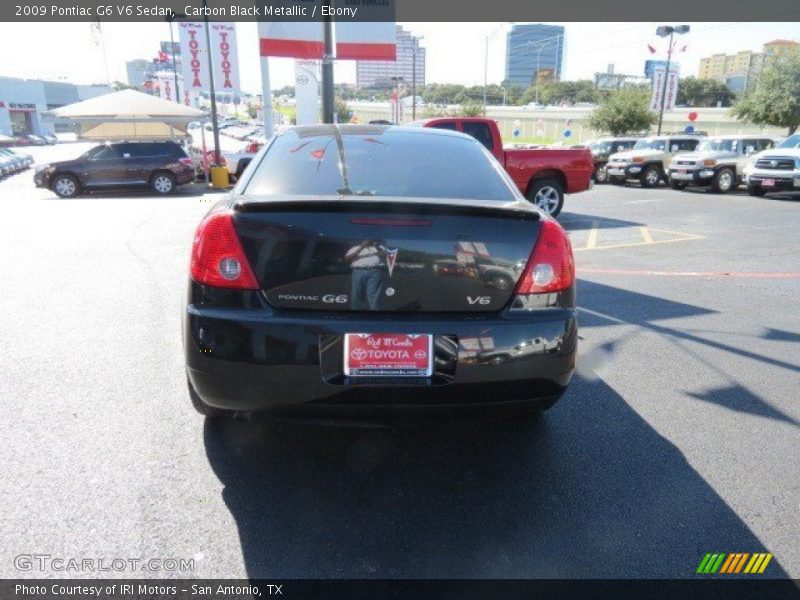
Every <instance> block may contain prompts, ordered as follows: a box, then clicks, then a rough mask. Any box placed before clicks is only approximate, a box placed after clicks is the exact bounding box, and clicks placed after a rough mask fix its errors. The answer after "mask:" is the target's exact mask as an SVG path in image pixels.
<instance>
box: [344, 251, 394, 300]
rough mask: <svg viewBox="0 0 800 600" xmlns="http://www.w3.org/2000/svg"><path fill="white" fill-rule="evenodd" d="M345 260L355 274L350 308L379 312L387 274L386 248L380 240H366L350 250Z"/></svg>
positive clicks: (351, 289)
mask: <svg viewBox="0 0 800 600" xmlns="http://www.w3.org/2000/svg"><path fill="white" fill-rule="evenodd" d="M344 258H345V260H346V261H347V262H349V263H350V268H351V269H352V273H353V278H352V283H351V288H350V306H351V307H352V308H353V309H354V310H378V309H379V308H380V302H381V295H382V294H383V284H384V277H385V273H386V247H385V246H384V244H383V243H382V242H380V241H379V240H375V239H370V240H364V241H363V242H361V243H360V244H359V245H358V246H353V247H352V248H350V249H349V250H348V251H347V254H345V256H344Z"/></svg>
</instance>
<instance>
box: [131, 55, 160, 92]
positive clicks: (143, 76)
mask: <svg viewBox="0 0 800 600" xmlns="http://www.w3.org/2000/svg"><path fill="white" fill-rule="evenodd" d="M125 68H126V70H127V72H128V85H129V86H131V87H135V88H136V89H137V90H140V91H142V90H144V89H145V82H146V81H149V80H150V78H151V77H152V76H153V72H154V71H155V68H154V67H153V61H152V60H144V59H142V58H137V59H136V60H129V61H128V62H126V63H125Z"/></svg>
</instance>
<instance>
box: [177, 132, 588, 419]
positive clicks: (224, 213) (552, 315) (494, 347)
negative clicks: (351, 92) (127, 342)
mask: <svg viewBox="0 0 800 600" xmlns="http://www.w3.org/2000/svg"><path fill="white" fill-rule="evenodd" d="M574 285H575V274H574V262H573V256H572V249H571V247H570V244H569V240H568V238H567V236H566V234H565V232H564V230H563V229H562V228H561V226H560V225H558V223H556V222H555V221H554V220H552V219H550V218H548V217H546V216H544V215H543V214H542V213H541V212H539V211H538V209H536V208H535V207H533V206H532V205H531V204H530V203H529V202H528V201H527V200H526V199H525V198H524V197H523V196H521V195H520V193H519V191H518V190H517V189H516V186H515V185H514V183H513V182H512V181H511V180H510V179H509V178H508V176H507V175H506V173H505V172H504V171H503V169H502V167H501V166H500V164H499V163H497V161H496V160H495V159H494V158H493V157H492V156H491V155H490V154H489V153H488V152H487V151H486V150H485V149H484V148H483V146H481V144H480V143H478V142H477V141H475V140H474V139H472V138H470V137H468V136H466V135H463V134H460V133H455V132H448V131H443V130H435V129H430V130H429V129H420V128H413V129H412V128H409V129H404V128H401V127H386V126H381V125H369V126H359V125H346V126H333V125H318V126H308V127H297V128H293V129H289V130H287V131H286V132H284V133H282V134H280V135H278V136H276V137H275V138H274V140H273V141H272V142H271V143H270V144H269V145H268V146H267V147H266V148H264V149H263V150H262V151H261V153H260V155H258V156H257V157H256V158H255V159H254V160H253V163H252V164H251V166H250V167H249V169H248V170H247V172H246V173H245V174H244V175H243V177H242V179H241V180H240V182H239V184H238V185H237V187H236V188H235V189H234V191H233V194H232V195H231V196H230V197H229V198H226V199H224V200H222V201H221V202H219V203H218V204H217V205H216V206H214V207H213V208H212V209H211V211H210V212H209V213H208V214H207V215H206V217H205V218H204V219H203V221H202V222H201V223H200V225H199V227H198V228H197V232H196V234H195V238H194V243H193V247H192V255H191V280H190V283H189V296H188V303H187V306H186V311H185V315H184V323H183V332H184V347H185V352H186V369H187V375H188V382H189V392H190V396H191V398H192V401H193V403H194V405H195V407H196V408H197V409H198V410H199V411H200V412H201V413H203V414H205V415H208V416H215V417H219V416H224V415H226V414H229V413H230V412H231V411H260V412H270V413H276V414H292V415H300V416H325V417H331V416H345V415H346V416H365V415H375V414H393V413H394V414H396V413H403V414H404V413H417V412H419V413H421V412H426V411H434V412H435V411H444V410H447V411H453V410H455V411H457V412H463V411H468V410H475V409H482V408H487V407H488V408H500V407H502V408H520V407H521V408H523V409H526V410H527V409H530V410H532V411H534V412H536V411H538V410H542V409H546V408H549V407H550V406H552V405H553V403H554V402H555V401H556V400H557V399H558V398H559V397H560V396H561V395H562V394H563V393H564V390H565V389H566V386H567V384H568V383H569V380H570V377H571V376H572V372H573V370H574V367H575V355H576V347H577V323H576V318H575V287H574Z"/></svg>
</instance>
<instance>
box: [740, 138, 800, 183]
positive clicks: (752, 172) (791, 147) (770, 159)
mask: <svg viewBox="0 0 800 600" xmlns="http://www.w3.org/2000/svg"><path fill="white" fill-rule="evenodd" d="M745 181H746V182H747V192H748V193H749V194H750V195H751V196H763V195H764V194H766V193H768V192H800V133H796V134H794V135H790V136H789V137H788V138H786V139H785V140H784V141H783V142H781V143H780V144H779V145H778V146H776V147H775V148H774V149H773V150H767V151H766V152H762V153H761V154H759V155H758V156H754V157H753V160H752V161H751V162H750V164H748V165H747V167H746V168H745Z"/></svg>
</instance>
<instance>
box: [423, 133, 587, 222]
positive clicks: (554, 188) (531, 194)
mask: <svg viewBox="0 0 800 600" xmlns="http://www.w3.org/2000/svg"><path fill="white" fill-rule="evenodd" d="M412 125H417V126H422V127H434V128H436V129H449V130H452V131H461V132H464V133H466V134H468V135H471V136H472V137H474V138H475V139H476V140H478V141H479V142H480V143H481V144H483V146H485V147H486V149H487V150H488V151H489V152H490V153H491V154H492V155H493V156H494V157H495V158H496V159H497V161H498V162H499V163H500V164H501V165H502V166H503V167H504V168H505V170H506V172H507V173H508V174H509V175H510V176H511V179H512V180H513V181H514V183H515V184H516V185H517V187H518V188H519V191H521V192H522V193H523V194H525V197H526V198H528V200H529V201H530V202H532V203H533V204H535V205H536V206H538V207H539V208H540V209H542V210H543V211H545V212H546V213H547V214H549V215H551V216H553V217H555V216H557V215H558V214H559V213H560V212H561V209H562V208H563V207H564V194H565V193H567V194H576V193H578V192H583V191H586V190H588V189H589V188H591V187H592V174H593V172H594V163H593V161H592V154H591V152H590V151H589V149H588V148H586V147H581V148H538V149H535V150H524V149H517V148H513V149H508V150H506V149H504V148H503V139H502V137H501V136H500V130H499V129H498V127H497V123H496V122H495V121H493V120H492V119H481V118H470V117H456V118H437V119H428V120H426V121H417V122H416V123H413V124H412Z"/></svg>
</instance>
